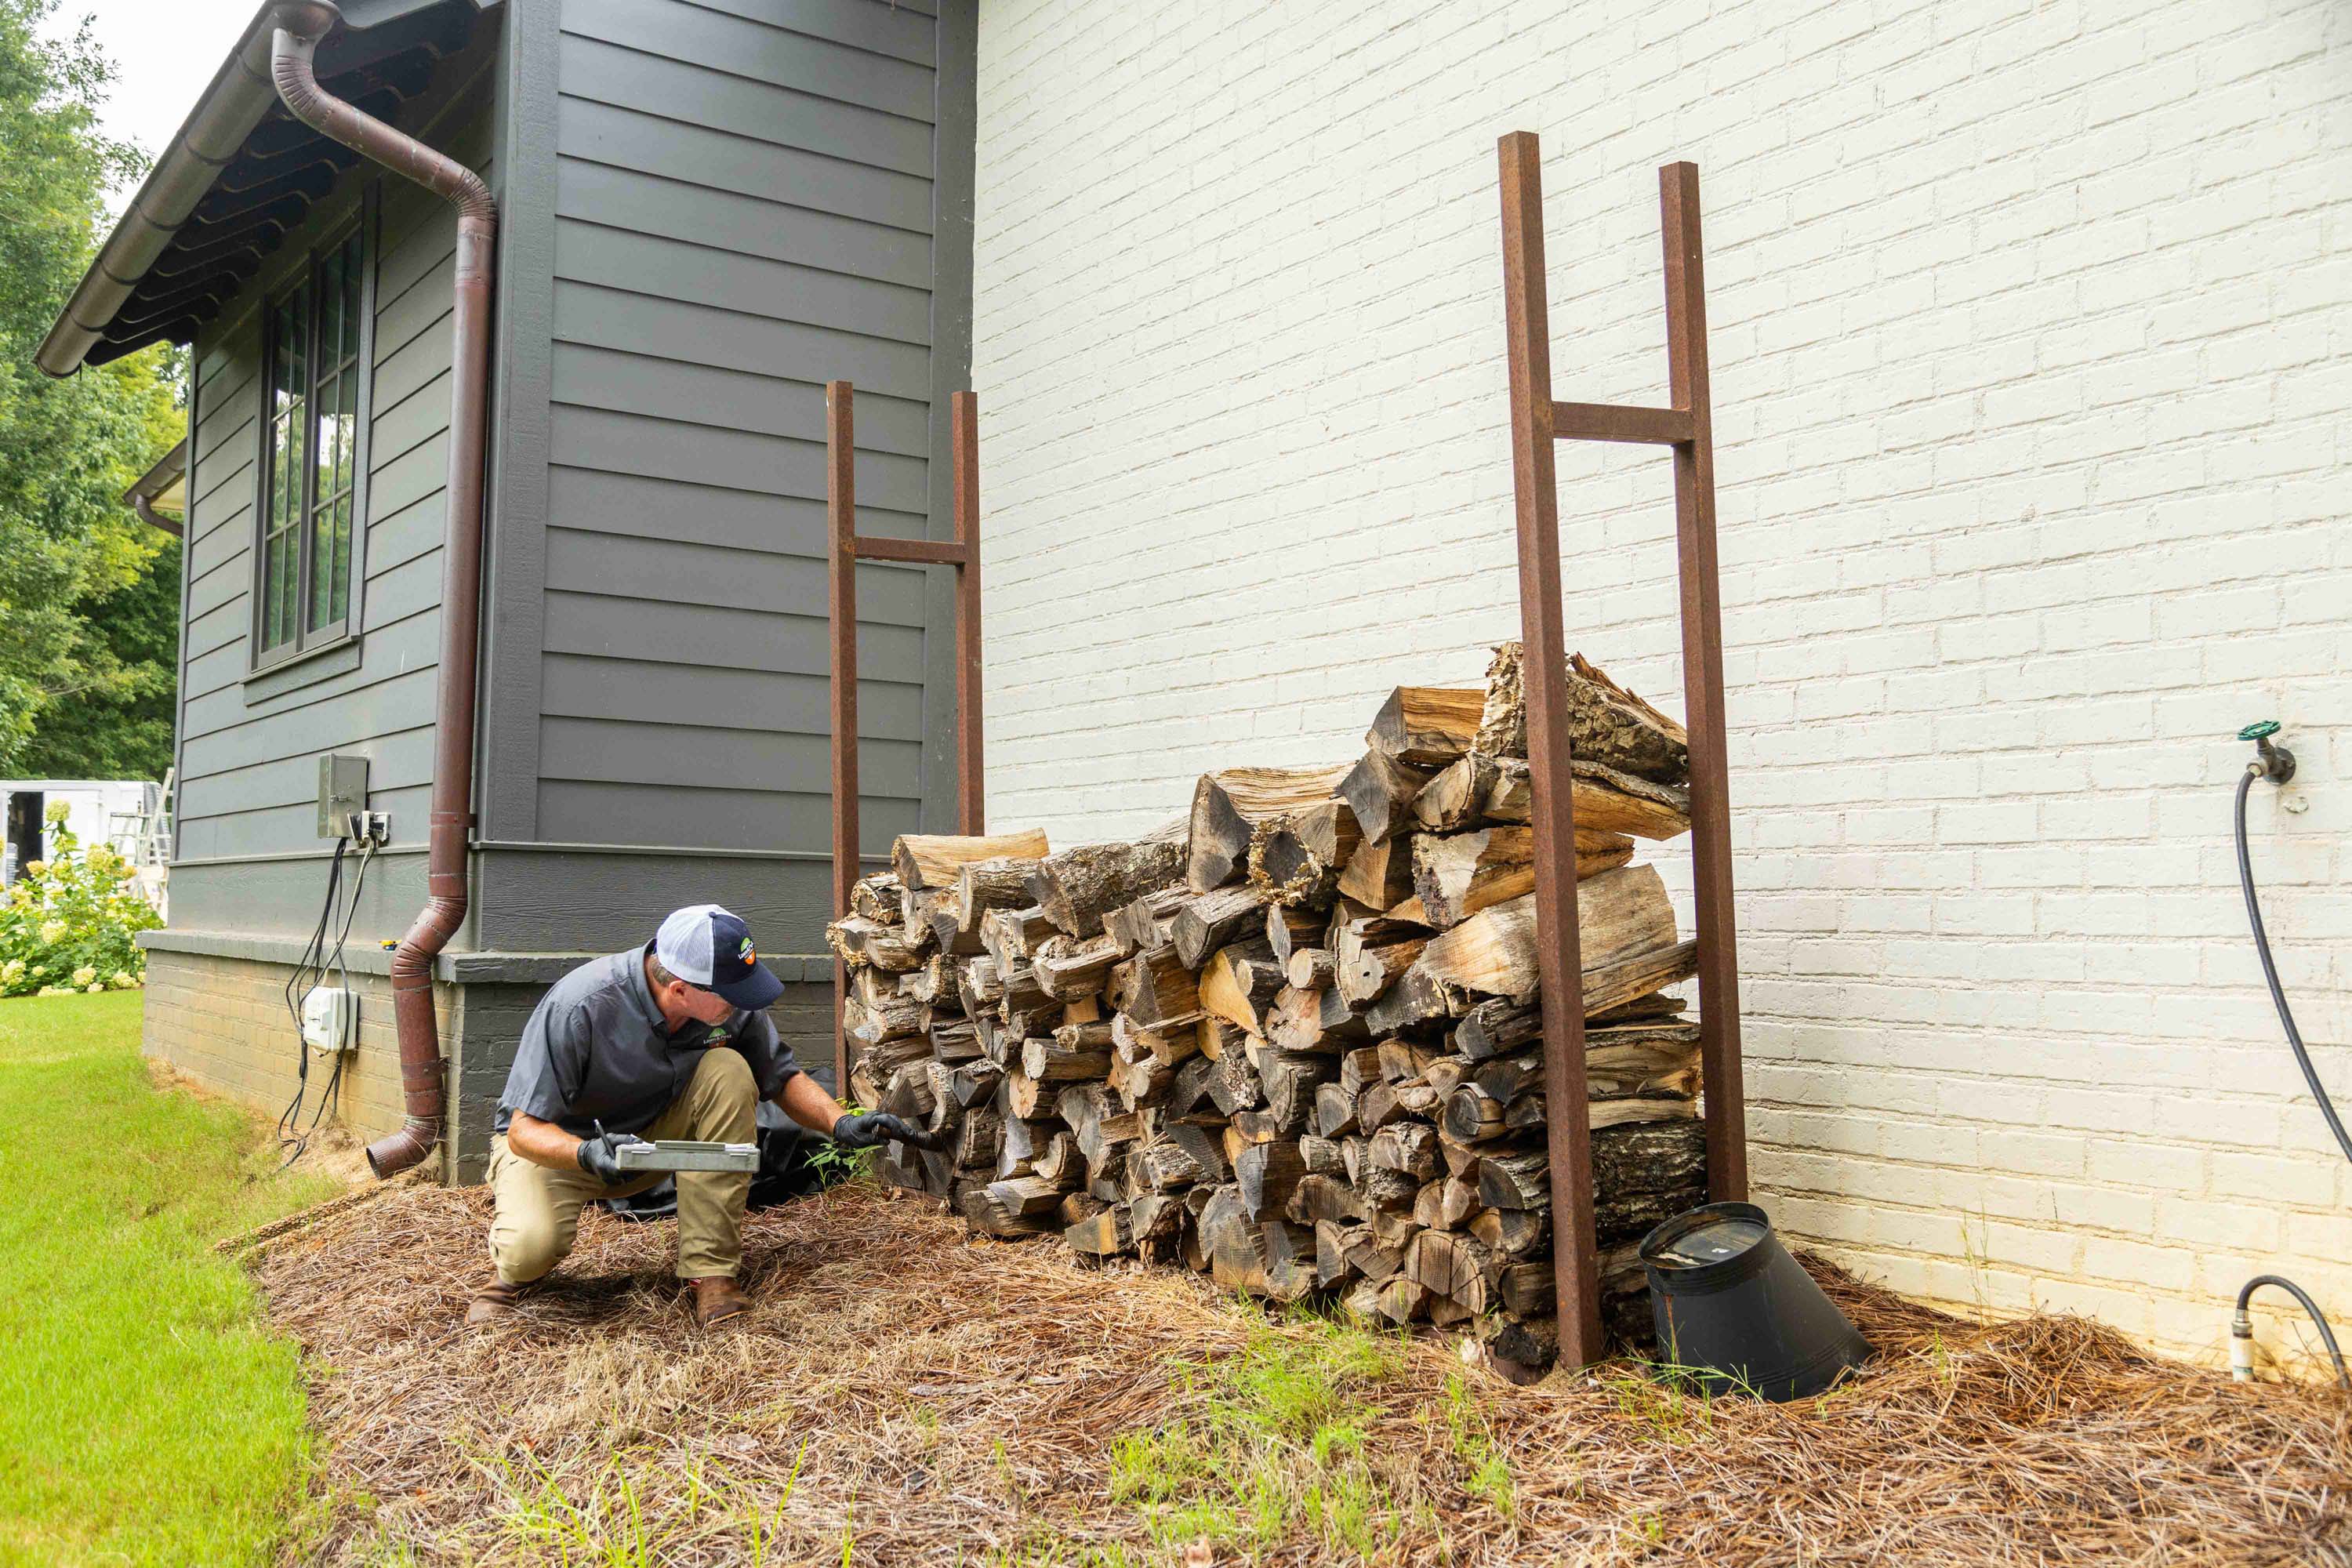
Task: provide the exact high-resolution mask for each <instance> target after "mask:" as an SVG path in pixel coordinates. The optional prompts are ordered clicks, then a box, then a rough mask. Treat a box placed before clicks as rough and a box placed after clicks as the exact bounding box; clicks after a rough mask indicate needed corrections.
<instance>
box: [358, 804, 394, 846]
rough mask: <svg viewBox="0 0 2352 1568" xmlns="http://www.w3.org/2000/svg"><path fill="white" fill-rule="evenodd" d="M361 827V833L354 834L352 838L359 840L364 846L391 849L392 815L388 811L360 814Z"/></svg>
mask: <svg viewBox="0 0 2352 1568" xmlns="http://www.w3.org/2000/svg"><path fill="white" fill-rule="evenodd" d="M359 826H360V828H361V831H359V832H357V833H354V834H352V837H354V838H356V839H358V840H359V841H360V842H361V843H362V844H373V845H374V846H375V847H377V848H379V849H383V848H387V847H390V845H391V843H392V813H390V812H388V811H362V812H361V813H360V814H359Z"/></svg>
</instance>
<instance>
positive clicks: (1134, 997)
mask: <svg viewBox="0 0 2352 1568" xmlns="http://www.w3.org/2000/svg"><path fill="white" fill-rule="evenodd" d="M1106 994H1108V997H1109V998H1110V1004H1111V1005H1112V1006H1114V1007H1116V1008H1118V1010H1119V1011H1120V1012H1122V1013H1125V1014H1126V1015H1128V1016H1129V1017H1131V1018H1133V1019H1134V1020H1135V1021H1136V1022H1137V1023H1139V1024H1140V1025H1142V1026H1145V1027H1146V1028H1153V1027H1160V1026H1169V1025H1172V1024H1173V1023H1174V1022H1175V1021H1176V1020H1177V1019H1179V1018H1181V1017H1183V1016H1186V1015H1188V1014H1193V1013H1198V1012H1199V1011H1201V994H1200V990H1199V987H1198V984H1197V982H1196V981H1195V979H1194V977H1193V973H1192V968H1191V967H1190V966H1189V965H1187V964H1186V963H1184V962H1183V961H1182V960H1181V959H1180V958H1179V957H1177V955H1176V949H1175V948H1174V947H1173V946H1172V945H1171V946H1168V947H1155V948H1149V949H1146V950H1145V951H1143V952H1139V953H1137V954H1136V955H1135V956H1134V957H1132V958H1129V959H1127V960H1125V961H1123V962H1121V963H1118V964H1117V965H1116V966H1114V967H1113V968H1112V970H1111V972H1110V976H1109V982H1108V986H1107V989H1106Z"/></svg>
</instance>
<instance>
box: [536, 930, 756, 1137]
mask: <svg viewBox="0 0 2352 1568" xmlns="http://www.w3.org/2000/svg"><path fill="white" fill-rule="evenodd" d="M650 952H653V944H652V943H651V942H647V943H646V945H645V946H643V947H633V948H631V949H630V950H629V951H628V952H615V953H613V954H611V955H609V956H608V957H604V958H599V959H595V960H593V961H591V962H590V963H583V964H582V965H581V966H580V967H579V968H577V969H575V970H573V971H572V973H569V974H567V975H565V976H564V977H563V978H562V979H561V980H559V981H557V982H556V983H555V984H553V985H552V986H550V987H549V988H548V993H547V994H546V995H545V996H542V997H541V998H540V1003H539V1005H538V1006H537V1007H536V1008H534V1009H533V1010H532V1012H531V1015H530V1022H529V1023H528V1024H525V1025H524V1026H523V1028H522V1044H521V1045H520V1047H517V1048H516V1050H515V1059H514V1067H513V1068H512V1069H511V1070H509V1072H508V1074H507V1087H506V1089H505V1090H504V1091H503V1092H501V1093H500V1094H499V1118H498V1130H499V1131H500V1132H504V1131H506V1130H507V1127H508V1124H509V1123H510V1122H511V1121H513V1120H514V1115H515V1112H517V1111H520V1112H522V1113H523V1114H524V1115H526V1116H536V1117H538V1118H539V1119H540V1120H541V1121H552V1122H554V1123H555V1124H556V1125H557V1126H559V1127H561V1128H562V1129H563V1130H564V1131H566V1132H569V1133H572V1135H573V1136H575V1137H580V1138H585V1137H588V1136H590V1135H591V1134H592V1133H593V1132H594V1131H595V1129H594V1127H593V1126H592V1125H591V1123H592V1122H595V1121H602V1122H603V1123H604V1131H607V1132H643V1131H645V1130H646V1128H648V1127H650V1126H652V1125H653V1123H654V1120H655V1118H656V1117H658V1116H659V1115H661V1113H662V1112H663V1110H666V1109H667V1108H668V1106H669V1102H670V1101H671V1100H676V1099H677V1097H678V1096H679V1095H681V1094H683V1093H685V1092H686V1086H687V1085H688V1083H690V1082H691V1081H693V1079H694V1069H695V1068H696V1067H697V1066H698V1064H699V1063H700V1062H701V1060H702V1056H703V1053H704V1052H705V1051H710V1050H719V1049H730V1050H735V1051H739V1052H740V1053H741V1054H742V1057H743V1059H744V1060H745V1061H746V1062H749V1063H750V1064H751V1079H752V1081H753V1082H755V1083H757V1084H758V1085H759V1086H760V1097H761V1099H762V1100H766V1099H772V1098H773V1096H774V1095H775V1093H776V1091H777V1090H778V1089H782V1088H783V1087H784V1080H785V1079H789V1078H791V1077H792V1076H793V1074H794V1073H796V1072H799V1071H800V1070H801V1064H800V1063H799V1061H798V1060H797V1059H795V1058H794V1057H793V1048H792V1047H790V1046H787V1045H785V1044H784V1043H783V1041H782V1040H781V1039H779V1038H777V1037H776V1026H775V1025H774V1024H773V1023H772V1022H771V1021H770V1020H769V1018H768V1016H767V1014H765V1013H747V1012H744V1011H742V1010H740V1009H738V1010H737V1011H736V1012H735V1013H734V1014H733V1015H732V1016H730V1017H729V1018H728V1020H727V1021H726V1022H725V1023H723V1024H702V1023H697V1022H696V1021H695V1020H693V1019H691V1018H689V1019H688V1020H687V1021H686V1022H685V1023H683V1024H681V1025H679V1026H678V1027H677V1029H676V1030H675V1031H673V1030H671V1029H670V1028H669V1027H668V1026H667V1025H666V1024H664V1023H663V1022H662V1014H661V1009H660V1008H659V1007H657V1006H656V1005H654V994H653V990H652V988H651V987H650V986H648V985H647V984H646V955H647V954H649V953H650Z"/></svg>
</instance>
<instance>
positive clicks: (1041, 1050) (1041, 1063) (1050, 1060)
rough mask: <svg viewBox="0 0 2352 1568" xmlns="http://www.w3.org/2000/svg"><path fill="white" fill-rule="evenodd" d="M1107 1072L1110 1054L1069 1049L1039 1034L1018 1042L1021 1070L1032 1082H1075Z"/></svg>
mask: <svg viewBox="0 0 2352 1568" xmlns="http://www.w3.org/2000/svg"><path fill="white" fill-rule="evenodd" d="M1109 1070H1110V1052H1109V1050H1108V1049H1103V1050H1070V1049H1067V1048H1066V1047H1062V1046H1059V1045H1056V1044H1055V1042H1054V1041H1053V1040H1052V1039H1051V1038H1049V1037H1045V1036H1043V1035H1039V1036H1034V1037H1031V1038H1029V1039H1026V1040H1024V1041H1023V1042H1022V1043H1021V1071H1022V1074H1023V1076H1024V1077H1026V1078H1028V1079H1031V1080H1032V1081H1033V1082H1036V1083H1077V1082H1085V1081H1087V1080H1090V1079H1099V1078H1101V1077H1102V1076H1103V1075H1104V1074H1105V1073H1107V1072H1108V1071H1109Z"/></svg>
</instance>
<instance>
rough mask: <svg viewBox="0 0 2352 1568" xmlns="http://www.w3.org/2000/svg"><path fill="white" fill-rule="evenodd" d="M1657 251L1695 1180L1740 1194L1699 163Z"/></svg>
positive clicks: (1690, 166) (1671, 180) (1663, 189)
mask: <svg viewBox="0 0 2352 1568" xmlns="http://www.w3.org/2000/svg"><path fill="white" fill-rule="evenodd" d="M1658 216H1659V228H1660V230H1661V232H1662V234H1663V236H1664V245H1665V253H1666V365H1667V374H1668V379H1669V384H1670V385H1671V387H1672V389H1673V390H1672V396H1673V400H1674V405H1675V409H1676V410H1677V411H1679V412H1682V413H1685V414H1686V415H1687V416H1689V419H1690V432H1689V436H1688V437H1687V439H1685V440H1684V441H1682V442H1678V443H1677V444H1676V445H1675V557H1676V561H1677V563H1678V565H1679V569H1680V572H1681V577H1682V632H1683V707H1684V713H1685V719H1686V724H1685V728H1686V729H1687V730H1688V731H1689V733H1690V819H1691V886H1692V896H1693V900H1694V902H1695V903H1696V912H1697V918H1698V931H1697V935H1698V992H1699V1014H1698V1030H1699V1059H1700V1063H1701V1072H1702V1074H1703V1080H1704V1082H1705V1084H1706V1187H1707V1195H1708V1196H1709V1197H1711V1198H1713V1199H1714V1200H1715V1201H1716V1202H1717V1203H1745V1202H1747V1201H1748V1125H1747V1123H1748V1118H1747V1110H1746V1106H1747V1100H1746V1093H1745V1089H1744V1087H1743V1085H1742V1083H1741V1077H1740V1065H1739V949H1738V933H1737V931H1736V930H1735V922H1734V921H1733V919H1732V891H1731V795H1730V788H1729V784H1728V780H1727V776H1726V774H1727V771H1728V769H1727V763H1728V759H1727V756H1726V753H1725V751H1724V736H1723V604H1722V592H1721V587H1720V584H1718V582H1717V567H1716V555H1715V437H1714V429H1713V424H1714V422H1713V418H1712V412H1711V410H1712V400H1711V398H1710V396H1709V394H1708V389H1707V375H1706V276H1705V273H1704V271H1703V269H1702V268H1701V265H1700V256H1699V234H1698V165H1697V164H1696V163H1668V164H1666V165H1665V166H1664V167H1663V168H1661V169H1660V170H1659V171H1658Z"/></svg>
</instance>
